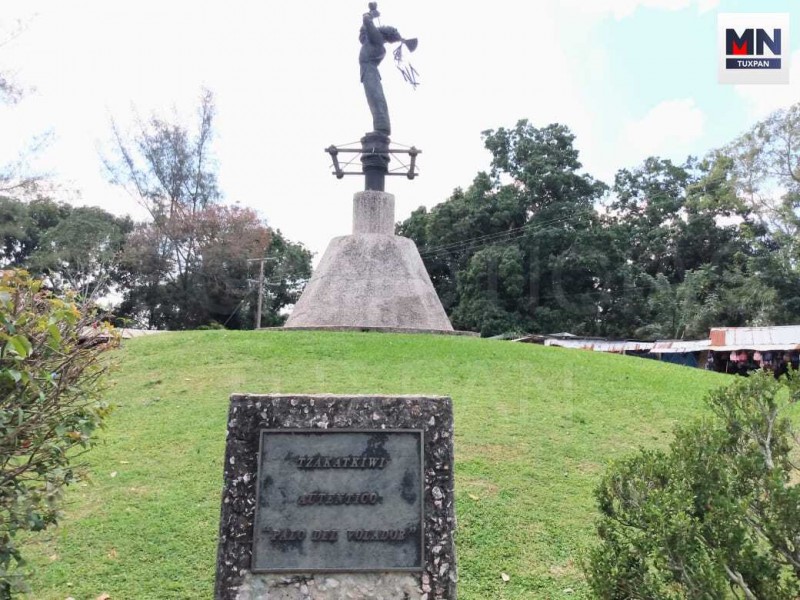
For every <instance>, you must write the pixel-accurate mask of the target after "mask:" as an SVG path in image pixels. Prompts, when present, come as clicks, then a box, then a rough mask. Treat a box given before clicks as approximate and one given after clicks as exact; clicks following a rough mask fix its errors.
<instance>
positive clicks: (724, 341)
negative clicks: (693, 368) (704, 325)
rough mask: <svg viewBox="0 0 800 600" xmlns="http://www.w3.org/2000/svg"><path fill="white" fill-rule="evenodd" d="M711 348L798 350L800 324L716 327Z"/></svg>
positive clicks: (712, 330)
mask: <svg viewBox="0 0 800 600" xmlns="http://www.w3.org/2000/svg"><path fill="white" fill-rule="evenodd" d="M710 338H711V345H710V346H709V349H710V350H718V351H726V350H759V351H770V350H798V349H800V325H784V326H780V327H714V328H713V329H711V335H710Z"/></svg>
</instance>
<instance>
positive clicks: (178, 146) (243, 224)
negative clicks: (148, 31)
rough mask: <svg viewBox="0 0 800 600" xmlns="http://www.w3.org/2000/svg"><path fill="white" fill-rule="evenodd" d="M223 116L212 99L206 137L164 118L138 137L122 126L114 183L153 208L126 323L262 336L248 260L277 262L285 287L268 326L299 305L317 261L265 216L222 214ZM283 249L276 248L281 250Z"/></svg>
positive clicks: (207, 98) (133, 269)
mask: <svg viewBox="0 0 800 600" xmlns="http://www.w3.org/2000/svg"><path fill="white" fill-rule="evenodd" d="M214 114H215V108H214V101H213V96H212V94H211V93H210V92H208V91H205V92H204V93H203V95H202V97H201V99H200V106H199V109H198V124H197V128H196V131H194V132H192V131H190V130H189V128H188V127H186V126H183V125H180V124H177V123H172V122H169V121H166V120H164V119H161V118H159V117H155V116H154V117H152V118H151V119H150V120H149V121H147V122H142V121H141V120H139V121H138V122H137V128H138V131H137V132H136V133H135V134H134V135H133V136H130V137H128V136H126V135H123V133H122V132H121V130H120V128H119V127H118V126H117V125H116V124H115V123H112V130H113V135H114V145H115V151H116V157H115V158H107V159H106V160H105V164H106V167H107V169H108V172H109V174H110V175H111V179H112V181H113V182H115V183H117V184H119V185H122V186H124V187H125V188H126V189H127V190H128V191H129V192H130V193H131V194H133V195H134V197H136V198H137V200H138V201H139V202H140V203H141V204H142V205H143V206H144V207H145V208H146V209H147V211H148V212H149V214H150V216H151V220H150V221H149V222H147V223H141V224H139V225H137V226H136V227H135V229H134V230H133V232H132V233H131V235H130V236H129V237H128V239H127V248H126V250H125V253H124V255H123V258H122V262H123V264H122V270H123V273H124V274H123V281H124V289H125V298H124V300H123V303H122V305H121V307H120V315H121V316H123V317H127V318H131V319H133V320H134V321H136V322H138V323H140V324H142V325H144V326H146V327H158V328H168V329H184V328H192V327H198V326H203V325H209V324H212V323H223V324H227V326H229V327H236V328H240V327H252V325H253V321H254V319H253V313H254V310H255V306H254V302H255V296H256V295H255V293H254V292H253V288H252V286H251V285H250V282H249V279H251V272H250V270H249V266H248V259H254V258H260V257H264V256H270V257H271V258H276V259H277V262H275V261H271V262H270V265H269V269H268V274H269V275H270V276H272V275H276V276H277V277H278V278H279V281H278V282H277V284H276V287H275V288H274V290H275V291H276V293H274V294H270V295H268V300H269V303H270V304H269V307H268V309H269V311H268V313H267V321H268V322H270V323H271V322H280V319H281V317H280V316H279V314H278V313H279V311H280V309H281V308H282V307H283V306H285V305H286V304H287V303H292V302H294V301H295V300H296V296H297V288H298V286H299V285H300V283H301V281H302V280H303V279H304V278H306V277H307V276H308V273H309V271H310V264H311V255H310V253H308V251H307V250H305V249H304V248H303V247H302V246H300V245H299V244H294V243H292V242H289V241H288V240H286V239H285V238H283V236H281V235H280V234H279V233H276V232H275V231H273V230H272V229H271V228H269V227H268V226H267V225H266V224H265V223H263V222H262V221H261V219H260V218H259V217H258V215H256V213H255V212H254V211H252V210H249V209H243V208H240V207H238V206H230V205H221V204H219V203H218V201H219V200H220V199H221V194H220V191H219V188H218V185H217V174H216V164H215V162H214V160H213V157H212V154H211V141H212V139H213V120H214ZM273 246H274V249H273Z"/></svg>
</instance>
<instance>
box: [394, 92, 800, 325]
mask: <svg viewBox="0 0 800 600" xmlns="http://www.w3.org/2000/svg"><path fill="white" fill-rule="evenodd" d="M798 115H800V105H798V106H795V107H793V108H791V109H789V110H786V111H779V112H778V113H776V114H775V115H772V116H771V117H770V118H768V119H767V120H765V121H764V122H762V123H759V124H757V125H756V126H755V127H754V128H753V130H752V131H750V132H748V133H747V134H746V135H745V136H743V138H742V139H741V140H737V142H736V143H735V144H733V145H732V146H730V147H727V148H723V149H721V150H718V151H715V152H712V153H710V154H709V155H708V156H707V157H706V158H704V159H703V160H697V159H692V158H690V159H687V161H686V162H685V163H684V164H676V163H673V162H672V161H670V160H666V159H662V158H659V157H650V158H648V159H646V160H645V161H644V162H643V163H642V164H641V165H639V166H636V167H634V168H631V169H622V170H620V171H619V172H618V173H617V174H616V176H615V178H614V182H613V185H612V186H611V187H607V186H606V185H605V184H603V183H601V182H599V181H597V180H595V179H593V178H592V177H591V176H590V175H588V174H586V173H583V172H582V171H581V164H580V162H579V160H578V152H577V150H576V149H575V147H574V139H575V138H574V135H573V134H572V133H571V132H570V131H569V129H567V128H566V127H565V126H563V125H558V124H554V125H548V126H546V127H543V128H536V127H534V126H532V125H531V124H529V123H528V122H527V121H520V122H519V123H517V125H516V126H515V127H514V128H511V129H505V128H500V129H497V130H489V131H486V132H484V143H485V146H486V148H487V150H489V151H490V152H491V155H492V159H491V172H490V173H479V174H478V175H477V176H476V178H475V180H474V181H473V183H472V185H470V186H469V187H468V188H467V189H466V190H463V189H460V188H459V189H456V190H455V191H454V192H453V195H452V196H451V197H450V198H449V199H448V200H446V201H445V202H443V203H442V204H439V205H437V206H435V207H434V208H432V209H431V210H430V211H429V210H427V209H425V208H424V207H422V208H420V209H418V210H416V211H414V212H413V213H412V215H411V216H410V217H409V218H408V219H406V220H405V221H404V222H402V223H400V224H399V225H398V233H399V234H401V235H406V236H408V237H411V238H412V239H414V240H415V242H416V243H417V245H418V246H419V248H420V251H421V254H422V257H423V260H424V261H425V264H426V266H427V267H428V270H429V272H430V274H431V279H432V281H433V283H434V286H435V287H436V289H437V291H438V292H439V294H440V297H441V298H442V301H443V304H444V305H445V309H446V310H447V311H448V313H449V314H450V316H451V319H452V321H453V324H454V325H455V326H456V327H459V328H463V329H470V330H474V331H480V332H481V333H482V334H484V335H494V334H499V333H504V332H521V331H536V332H542V333H547V332H557V331H570V332H572V333H576V334H583V335H605V336H620V337H646V338H691V337H705V335H707V333H708V329H709V327H711V326H714V325H729V326H735V325H747V324H752V325H765V324H780V323H788V322H793V321H796V320H797V319H798V318H800V271H798V268H799V267H798V264H799V263H800V260H798V259H800V254H798V252H800V250H799V249H798V248H799V247H798V242H797V240H798V236H797V232H798V227H800V162H799V161H800V153H798V152H799V151H798V150H797V147H798V146H797V145H796V144H795V142H796V141H797V140H798V139H800V116H798Z"/></svg>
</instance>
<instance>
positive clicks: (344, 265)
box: [285, 233, 453, 333]
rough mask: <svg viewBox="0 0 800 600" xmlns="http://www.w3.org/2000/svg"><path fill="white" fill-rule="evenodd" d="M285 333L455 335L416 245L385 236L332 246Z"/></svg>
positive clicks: (348, 238) (360, 236) (339, 239)
mask: <svg viewBox="0 0 800 600" xmlns="http://www.w3.org/2000/svg"><path fill="white" fill-rule="evenodd" d="M285 327H286V328H289V329H291V328H341V327H355V328H388V329H403V330H425V331H427V332H439V331H441V332H447V333H451V332H452V331H453V326H452V325H451V324H450V320H449V319H448V318H447V315H446V314H445V312H444V308H442V304H441V302H440V301H439V297H438V296H437V295H436V290H434V288H433V285H432V284H431V280H430V278H429V277H428V272H427V271H426V270H425V265H424V264H423V263H422V259H421V258H420V256H419V252H418V251H417V247H416V245H415V244H414V242H413V241H411V240H410V239H408V238H404V237H400V236H396V235H387V234H381V233H361V234H356V235H345V236H341V237H336V238H334V239H333V240H331V243H330V244H329V245H328V249H327V250H326V251H325V255H324V256H323V257H322V260H321V261H320V264H319V266H318V267H317V269H316V271H315V272H314V275H313V277H312V278H311V280H310V281H309V282H308V284H307V285H306V289H305V291H304V292H303V295H302V297H301V298H300V300H299V301H298V302H297V304H296V305H295V307H294V311H293V312H292V314H291V316H290V317H289V319H288V320H287V322H286V325H285Z"/></svg>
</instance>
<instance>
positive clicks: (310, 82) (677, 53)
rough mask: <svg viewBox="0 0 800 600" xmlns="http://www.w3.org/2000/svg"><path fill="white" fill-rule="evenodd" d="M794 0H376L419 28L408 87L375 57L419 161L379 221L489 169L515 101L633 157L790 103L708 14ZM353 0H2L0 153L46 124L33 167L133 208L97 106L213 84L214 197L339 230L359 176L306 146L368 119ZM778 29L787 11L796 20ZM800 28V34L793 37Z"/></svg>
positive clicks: (691, 146)
mask: <svg viewBox="0 0 800 600" xmlns="http://www.w3.org/2000/svg"><path fill="white" fill-rule="evenodd" d="M793 2H794V4H796V0H759V1H757V2H756V1H750V2H747V1H745V0H591V1H590V0H561V1H557V0H528V1H522V0H514V1H512V0H494V1H492V2H486V1H483V2H471V3H466V2H454V1H452V0H442V1H440V2H430V1H428V2H423V1H422V0H403V1H400V0H383V1H382V2H379V9H380V10H381V12H382V13H383V19H382V23H383V24H385V25H394V26H396V27H397V28H398V29H399V30H400V32H401V34H402V35H404V36H405V37H418V38H419V40H420V42H419V48H418V50H417V52H415V53H414V54H413V55H410V57H409V58H410V61H411V63H412V64H413V65H414V67H415V68H416V69H417V70H418V71H419V73H420V76H421V82H422V83H421V85H420V86H419V88H418V89H417V90H416V91H414V90H413V89H412V88H411V87H410V86H408V85H407V84H405V83H404V82H403V80H402V77H401V76H400V74H399V73H397V72H396V71H395V69H394V65H393V64H392V61H391V56H389V57H388V58H387V59H386V60H385V61H384V63H383V65H382V67H381V69H382V73H383V80H384V86H385V89H386V94H387V98H388V102H389V108H390V113H391V116H392V126H393V135H392V139H393V141H395V142H398V143H401V144H407V145H411V144H413V145H416V146H417V147H419V148H421V149H422V150H423V154H422V155H421V156H420V157H419V165H420V171H421V176H420V178H418V179H417V180H415V181H413V182H409V181H407V180H406V179H405V178H400V177H398V178H391V179H389V180H388V182H387V191H389V192H392V193H394V194H395V195H396V202H397V218H398V220H399V219H403V218H405V217H407V216H408V214H409V213H410V212H411V210H413V209H414V208H416V207H417V206H420V205H423V204H424V205H426V206H429V207H430V206H433V205H434V204H437V203H439V202H441V201H443V200H445V199H446V198H447V197H448V196H449V194H450V193H451V192H452V190H453V189H454V188H455V187H459V186H461V187H466V186H468V185H469V184H470V182H471V181H472V179H473V178H474V176H475V174H476V173H477V172H478V171H479V170H485V169H487V168H488V163H489V155H488V153H487V152H486V151H485V150H484V149H483V146H482V142H481V137H480V132H481V131H482V130H485V129H489V128H497V127H500V126H513V125H514V123H515V122H516V121H517V120H518V119H520V118H527V119H529V120H530V121H531V122H533V123H534V124H535V125H537V126H544V125H547V124H548V123H551V122H561V123H564V124H567V125H568V126H569V127H571V128H572V130H573V131H574V132H575V133H576V135H577V142H576V143H577V146H578V148H579V149H580V151H581V160H582V162H583V163H584V166H585V168H586V170H587V171H589V172H590V173H592V174H593V175H594V176H596V177H598V178H600V179H603V180H605V181H607V182H609V183H610V182H611V180H612V177H613V173H614V172H615V171H616V170H617V169H618V168H622V167H631V166H633V165H635V164H636V163H638V162H640V161H641V160H643V159H644V158H645V157H646V156H647V155H649V154H660V155H663V156H667V157H670V158H674V159H676V160H682V159H683V158H685V156H686V155H687V154H688V153H692V154H702V153H703V152H705V151H707V150H708V149H710V148H713V147H715V146H718V145H720V144H723V143H726V142H728V141H730V140H731V139H732V138H733V137H734V136H735V135H736V134H738V133H739V132H741V131H742V130H744V129H746V128H747V127H748V126H750V125H751V124H752V123H753V121H754V120H755V119H757V118H759V117H762V116H764V115H766V114H768V113H769V112H770V111H771V110H773V109H775V108H779V107H782V106H787V105H789V104H790V103H792V102H796V101H798V100H800V93H799V92H800V71H799V70H798V67H800V54H798V52H797V44H795V43H793V44H792V48H793V49H794V61H793V77H792V84H791V85H790V86H749V87H746V86H739V87H731V86H721V85H719V84H717V82H716V55H715V52H714V51H715V44H716V13H717V12H720V11H721V12H747V11H751V12H752V11H759V12H764V11H770V12H789V13H790V14H791V17H792V24H793V26H795V25H796V18H797V15H796V14H795V13H797V12H798V9H797V7H794V9H793V8H792V4H793ZM366 4H367V2H362V1H361V0H358V1H356V0H336V1H331V0H308V1H306V2H302V3H299V2H274V1H272V0H239V1H237V2H221V1H219V0H192V1H191V2H189V1H186V0H171V1H166V0H139V1H138V2H119V1H116V2H115V1H111V0H82V1H80V2H78V1H73V2H64V1H63V0H4V2H3V14H2V16H1V17H0V31H6V32H8V31H11V30H12V29H13V25H14V22H15V21H16V20H18V19H19V20H20V21H21V22H22V23H23V24H24V25H25V28H24V31H23V32H22V33H21V34H20V35H19V36H17V37H16V38H14V39H13V40H12V41H10V42H9V43H6V44H5V45H3V46H2V47H0V70H2V71H4V72H10V73H11V74H12V75H13V76H14V78H15V79H16V81H17V83H19V84H20V85H22V86H26V87H29V88H32V89H31V90H30V91H29V93H28V94H27V96H26V97H25V98H24V99H23V100H22V101H21V102H20V103H19V104H17V105H15V106H13V107H5V108H3V109H2V110H0V131H2V132H3V134H2V137H0V159H2V158H4V157H9V156H12V155H13V153H14V152H15V151H16V150H17V149H19V147H20V146H22V145H23V144H24V143H25V140H27V139H29V138H30V136H32V135H33V134H35V133H36V132H41V131H45V130H50V131H52V132H53V141H52V143H51V145H50V146H49V147H48V148H47V150H46V151H45V152H44V153H42V155H41V157H40V159H39V163H40V166H41V167H42V168H45V169H47V170H49V171H51V172H53V174H54V176H55V177H57V178H58V179H59V180H60V181H62V182H64V183H65V184H67V185H69V186H70V187H72V188H75V189H78V190H80V193H81V196H80V198H79V199H77V200H75V201H76V202H79V203H84V204H93V205H100V206H103V207H104V208H106V209H107V210H110V211H112V212H115V213H129V214H133V215H134V216H136V217H139V218H142V217H143V216H144V215H143V213H142V212H141V210H140V209H138V207H137V205H136V203H135V201H134V200H133V199H132V198H130V197H128V196H127V195H126V194H125V193H124V192H121V191H120V190H118V189H115V188H114V187H112V186H110V185H109V184H108V183H107V181H106V176H105V175H104V173H103V171H102V168H101V163H100V161H99V159H98V146H102V145H103V144H107V143H108V140H109V119H110V117H111V116H113V117H114V118H116V119H117V120H118V121H120V122H121V123H123V124H129V123H130V121H131V116H132V108H133V107H134V106H135V107H136V109H137V110H138V111H139V113H140V114H142V115H143V116H147V115H148V114H150V113H151V112H152V111H158V112H161V113H162V114H166V115H169V111H171V110H172V109H173V107H174V108H175V109H176V110H177V112H178V113H179V114H181V115H184V116H186V117H189V118H191V117H193V116H194V110H195V107H196V104H197V98H198V96H199V92H200V88H201V87H202V86H206V87H208V88H210V89H211V90H212V91H213V92H214V93H215V96H216V102H217V108H218V118H217V121H216V131H217V138H216V140H215V142H214V150H215V154H216V158H217V160H218V163H219V175H220V183H221V187H222V189H223V192H224V194H225V199H226V201H228V202H239V203H241V204H242V205H245V206H250V207H253V208H255V209H257V210H258V211H259V212H260V213H261V214H262V215H263V216H264V217H266V218H267V220H268V222H269V223H270V224H271V225H272V226H274V227H277V228H280V229H281V230H282V231H283V232H284V233H285V234H287V235H288V236H289V237H290V238H291V239H294V240H297V241H302V242H304V243H305V244H306V245H307V246H308V247H309V248H310V249H311V250H313V251H314V252H316V253H318V257H317V258H319V254H320V253H321V252H322V251H323V250H324V249H325V247H326V245H327V243H328V240H329V239H330V238H331V237H333V236H335V235H342V234H346V233H349V231H350V218H351V198H352V195H353V193H354V192H356V191H358V190H359V189H361V187H362V185H363V182H362V180H361V178H358V177H351V178H345V179H344V180H341V181H340V180H337V179H335V178H334V177H333V175H331V174H330V169H329V163H330V161H329V158H328V155H327V154H325V153H324V148H325V147H327V146H329V145H330V144H332V143H335V144H344V143H347V142H353V141H356V140H358V139H359V138H360V137H361V136H362V135H363V134H364V132H366V131H368V130H370V129H371V119H370V114H369V110H368V108H367V105H366V101H365V99H364V96H363V90H362V88H361V85H360V83H359V77H358V60H357V56H358V50H359V44H358V40H357V35H358V28H359V26H360V21H361V14H362V13H363V12H364V11H365V10H366ZM795 30H797V27H796V26H795ZM796 37H800V35H798V36H796Z"/></svg>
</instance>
